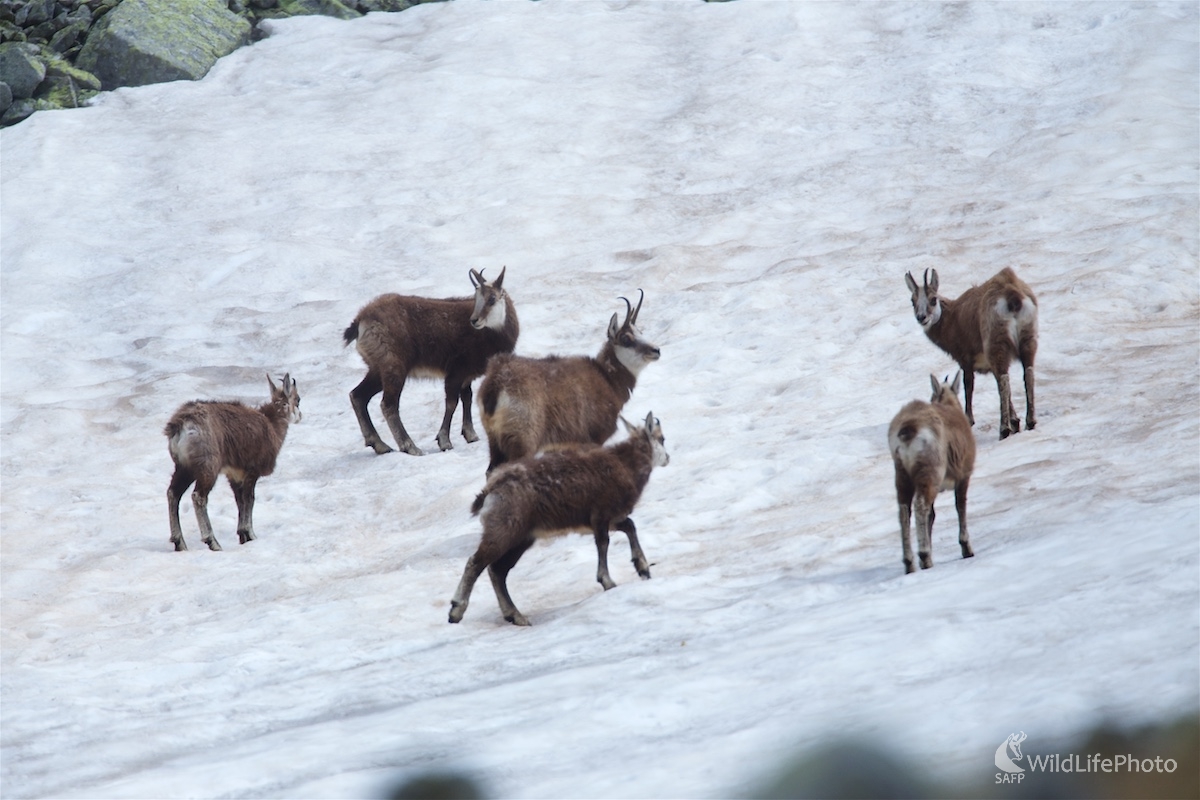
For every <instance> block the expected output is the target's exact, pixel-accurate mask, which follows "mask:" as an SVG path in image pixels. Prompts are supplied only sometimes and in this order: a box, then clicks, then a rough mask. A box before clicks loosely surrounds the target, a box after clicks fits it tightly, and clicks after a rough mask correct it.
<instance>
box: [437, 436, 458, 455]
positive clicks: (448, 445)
mask: <svg viewBox="0 0 1200 800" xmlns="http://www.w3.org/2000/svg"><path fill="white" fill-rule="evenodd" d="M437 443H438V447H439V448H440V449H441V451H442V452H443V453H444V452H446V451H447V450H453V449H454V444H453V443H452V442H451V441H450V437H449V436H447V437H446V438H445V439H443V438H442V437H441V436H438V440H437Z"/></svg>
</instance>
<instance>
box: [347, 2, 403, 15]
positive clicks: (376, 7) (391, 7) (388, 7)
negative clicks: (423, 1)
mask: <svg viewBox="0 0 1200 800" xmlns="http://www.w3.org/2000/svg"><path fill="white" fill-rule="evenodd" d="M416 4H417V3H415V2H409V0H358V2H357V3H356V4H355V5H356V6H357V7H358V10H359V11H361V12H363V13H364V14H365V13H367V12H370V11H404V10H406V9H409V8H412V7H413V6H414V5H416Z"/></svg>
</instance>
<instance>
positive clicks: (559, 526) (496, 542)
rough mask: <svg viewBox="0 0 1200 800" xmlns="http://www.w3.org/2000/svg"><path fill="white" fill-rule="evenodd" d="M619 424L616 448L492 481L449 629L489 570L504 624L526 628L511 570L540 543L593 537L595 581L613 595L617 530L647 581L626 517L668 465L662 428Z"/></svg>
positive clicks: (540, 460) (550, 456)
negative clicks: (586, 533)
mask: <svg viewBox="0 0 1200 800" xmlns="http://www.w3.org/2000/svg"><path fill="white" fill-rule="evenodd" d="M621 421H622V422H623V423H624V424H625V428H626V429H627V430H628V431H629V438H628V439H626V440H625V441H623V442H621V443H619V444H616V445H613V446H611V447H598V446H596V445H592V444H584V445H579V446H574V447H561V448H554V449H551V450H549V451H547V452H544V453H541V454H539V455H537V456H534V457H532V458H525V459H522V460H520V461H513V462H510V463H508V464H505V465H504V466H503V467H501V468H499V469H497V470H496V471H494V472H493V473H492V474H491V476H490V477H489V478H488V481H487V485H486V486H485V487H484V489H483V491H482V492H480V493H479V496H478V497H476V498H475V503H474V504H473V505H472V506H471V513H472V514H477V515H479V518H480V520H481V521H482V522H483V536H482V538H481V539H480V541H479V548H478V549H477V550H476V551H475V553H474V555H472V556H471V557H470V558H469V559H467V566H466V569H464V570H463V576H462V581H461V582H459V584H458V590H457V591H456V592H455V593H454V598H453V599H452V600H451V601H450V621H451V622H458V621H459V620H461V619H462V618H463V614H464V613H466V610H467V602H468V601H469V600H470V598H471V589H472V588H473V587H474V586H475V581H476V580H477V579H478V578H479V575H480V573H482V572H483V571H484V570H485V569H486V570H487V571H488V575H489V576H490V577H491V579H492V587H493V588H494V589H495V590H496V600H497V601H499V603H500V612H501V613H502V614H503V615H504V618H505V619H506V620H508V621H509V622H511V623H512V624H514V625H528V624H529V620H528V619H526V618H525V615H524V614H522V613H521V612H520V611H518V610H517V607H516V605H514V604H513V601H512V598H511V597H509V595H508V585H507V582H506V581H507V578H508V573H509V570H511V569H512V568H513V567H514V566H515V565H516V563H517V561H518V560H520V558H521V556H522V555H523V554H524V553H525V551H526V550H528V549H529V548H530V547H531V546H532V545H533V543H534V540H535V539H537V538H538V537H545V536H556V535H561V534H565V533H569V532H570V531H573V530H580V529H584V530H591V532H592V535H593V536H594V537H595V541H596V553H597V556H598V559H599V563H598V566H597V568H596V580H597V581H599V583H600V585H601V586H603V587H604V588H605V590H608V589H611V588H612V587H613V586H615V585H616V584H615V583H613V580H612V577H611V576H610V575H609V574H608V532H609V530H610V529H611V528H613V527H615V528H616V529H617V530H621V531H625V533H626V535H628V537H629V549H630V550H631V551H632V553H633V565H634V567H636V568H637V572H638V575H641V576H642V577H643V578H649V577H650V565H649V564H648V563H647V562H646V556H645V554H644V553H643V552H642V546H641V544H639V543H638V538H637V527H636V526H635V525H634V524H633V520H632V519H631V518H630V517H629V515H630V513H632V511H633V507H634V506H635V505H637V501H638V498H639V497H641V495H642V490H643V489H645V488H646V482H647V481H648V480H650V471H651V470H652V469H653V468H654V467H661V466H665V465H666V464H667V462H668V461H669V460H670V459H669V457H668V456H667V451H666V449H665V447H664V442H665V439H664V438H663V433H662V426H661V425H660V424H659V421H658V420H657V419H655V418H654V414H653V413H651V414H647V415H646V422H645V424H644V425H643V426H641V427H635V426H633V425H631V424H629V423H628V422H626V421H625V419H624V418H622V419H621Z"/></svg>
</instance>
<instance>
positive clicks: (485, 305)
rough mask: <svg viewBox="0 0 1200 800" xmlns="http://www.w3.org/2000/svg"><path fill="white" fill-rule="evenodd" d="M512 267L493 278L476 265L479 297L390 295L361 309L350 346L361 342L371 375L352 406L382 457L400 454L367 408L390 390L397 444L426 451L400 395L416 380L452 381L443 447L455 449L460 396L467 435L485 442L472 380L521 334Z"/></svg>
mask: <svg viewBox="0 0 1200 800" xmlns="http://www.w3.org/2000/svg"><path fill="white" fill-rule="evenodd" d="M504 272H505V270H504V269H501V270H500V277H498V278H496V280H495V281H494V282H493V283H488V282H487V281H486V280H484V278H483V274H482V273H480V272H476V271H475V270H471V271H470V275H471V283H472V284H474V285H475V296H474V297H473V298H471V297H464V298H452V299H446V300H433V299H430V298H427V297H410V296H406V295H399V294H384V295H380V296H379V297H376V298H375V299H374V300H372V301H371V302H370V303H368V304H367V305H365V306H363V309H362V310H361V311H359V312H358V316H356V317H355V318H354V322H351V323H350V327H348V328H346V333H345V335H344V337H343V338H344V339H345V340H346V344H350V342H353V341H354V340H355V339H357V340H358V352H359V355H361V356H362V359H363V361H365V362H366V363H367V376H366V377H365V378H363V379H362V383H360V384H358V386H355V387H354V389H353V390H352V391H351V392H350V405H351V406H353V407H354V415H355V416H356V417H358V427H359V428H360V429H361V430H362V435H363V441H364V442H365V444H366V446H367V447H370V448H372V449H374V450H375V452H376V453H379V454H383V453H390V452H392V448H391V447H388V446H387V445H386V444H384V442H383V440H382V439H380V438H379V432H378V431H376V430H375V425H374V424H372V422H371V415H370V413H369V412H368V411H367V403H369V402H370V401H371V398H372V397H374V396H375V395H377V394H379V393H380V392H383V400H382V402H381V403H380V408H381V410H382V411H383V418H384V420H385V421H386V422H387V424H388V427H389V428H390V429H391V431H392V436H394V437H395V439H396V444H397V445H398V446H399V447H400V449H401V450H403V451H404V452H406V453H409V454H411V455H414V456H420V455H424V454H425V453H424V451H423V450H421V448H419V447H417V445H416V443H414V442H413V440H412V437H411V436H409V435H408V431H407V430H405V429H404V423H403V422H401V421H400V393H401V392H402V391H404V383H405V381H407V380H408V379H409V378H410V377H414V378H442V379H444V381H445V388H446V415H445V416H444V417H443V418H442V427H441V428H439V429H438V435H437V443H438V447H440V448H441V449H442V450H449V449H451V448H452V447H454V445H452V444H451V443H450V421H451V420H452V419H453V418H454V410H455V408H456V407H457V406H458V402H459V399H460V398H461V399H462V410H463V413H462V435H463V438H464V439H466V440H467V441H468V442H476V441H479V436H478V435H477V434H476V433H475V425H474V424H473V423H472V422H471V381H473V380H475V379H476V378H478V377H479V376H480V375H482V374H483V371H484V369H485V368H486V367H487V363H488V359H489V358H491V357H492V356H493V355H495V354H497V353H511V352H512V350H513V347H515V346H516V344H517V335H518V334H519V333H520V325H519V324H518V322H517V310H516V309H515V308H514V307H513V303H512V300H511V299H510V298H509V296H508V292H506V291H504V289H503V284H504Z"/></svg>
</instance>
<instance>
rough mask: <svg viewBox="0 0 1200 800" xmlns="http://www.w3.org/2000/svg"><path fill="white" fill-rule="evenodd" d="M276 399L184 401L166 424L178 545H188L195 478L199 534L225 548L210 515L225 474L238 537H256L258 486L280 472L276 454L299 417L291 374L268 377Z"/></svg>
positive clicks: (173, 526)
mask: <svg viewBox="0 0 1200 800" xmlns="http://www.w3.org/2000/svg"><path fill="white" fill-rule="evenodd" d="M267 385H269V386H270V387H271V399H270V400H269V401H268V402H267V403H264V404H263V405H261V406H259V407H258V408H250V407H249V406H246V405H243V404H242V403H221V402H213V401H207V400H193V401H192V402H190V403H184V404H183V405H182V406H180V407H179V410H178V411H176V412H175V414H174V415H172V417H171V420H170V421H169V422H168V423H167V426H166V427H165V428H164V429H163V433H164V434H165V435H166V437H167V449H168V450H169V451H170V453H171V459H172V460H173V461H174V462H175V474H174V475H172V476H171V484H170V486H168V487H167V514H168V517H169V518H170V521H171V541H172V542H173V543H174V544H175V549H176V550H187V544H186V543H185V542H184V541H183V529H182V528H181V527H180V525H179V500H180V498H181V497H182V496H183V493H184V492H186V491H187V488H188V487H189V486H191V485H192V484H193V483H195V484H196V490H195V491H194V492H192V504H193V505H194V506H195V507H196V522H197V523H199V525H200V538H201V539H202V540H203V541H204V543H205V544H206V545H208V547H209V549H210V550H220V549H221V545H220V544H218V543H217V539H216V537H215V536H213V529H212V522H210V521H209V519H208V493H209V492H211V491H212V488H213V485H214V484H216V482H217V478H218V477H220V476H221V474H222V473H223V474H224V475H225V476H226V477H227V478H229V486H230V488H232V489H233V499H234V500H235V501H237V509H238V526H237V531H238V541H239V542H240V543H241V544H245V543H246V542H248V541H250V540H251V539H254V538H255V537H254V486H255V484H257V483H258V479H259V478H261V477H263V476H264V475H270V474H271V473H272V472H274V471H275V459H276V458H277V457H278V456H279V449H280V448H281V447H283V440H284V438H285V437H286V436H287V431H288V423H289V422H290V421H291V419H292V417H295V419H296V421H297V422H299V421H300V393H299V392H298V391H296V382H295V381H294V380H292V377H291V375H284V376H283V383H282V384H280V385H279V386H276V385H275V383H274V382H273V381H272V380H271V376H270V375H268V376H267Z"/></svg>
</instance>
